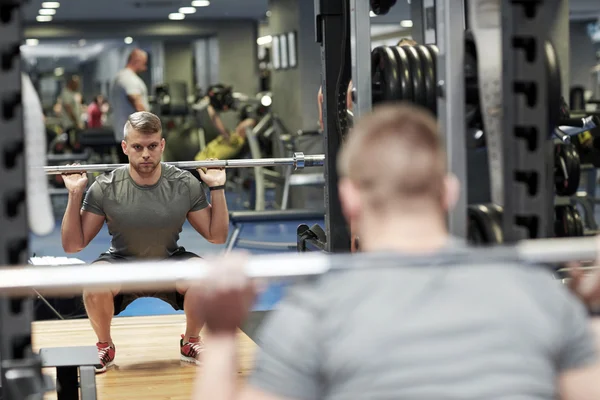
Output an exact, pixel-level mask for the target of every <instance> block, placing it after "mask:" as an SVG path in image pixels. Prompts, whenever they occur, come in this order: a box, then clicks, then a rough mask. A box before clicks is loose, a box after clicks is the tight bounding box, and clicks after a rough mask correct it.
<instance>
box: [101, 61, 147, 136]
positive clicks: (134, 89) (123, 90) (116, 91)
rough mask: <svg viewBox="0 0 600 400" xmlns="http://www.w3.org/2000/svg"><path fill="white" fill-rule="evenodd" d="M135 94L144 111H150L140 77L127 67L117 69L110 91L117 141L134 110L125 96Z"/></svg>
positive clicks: (145, 88) (144, 85)
mask: <svg viewBox="0 0 600 400" xmlns="http://www.w3.org/2000/svg"><path fill="white" fill-rule="evenodd" d="M135 95H138V96H141V99H142V103H143V104H144V107H145V111H150V104H149V102H148V88H147V87H146V84H145V83H144V81H143V80H142V78H140V77H139V76H138V75H137V74H136V73H135V72H133V71H132V70H131V69H129V68H125V69H123V70H121V71H119V73H118V74H117V76H116V77H115V80H114V81H113V84H112V88H111V93H110V106H111V109H112V112H113V115H112V121H113V129H114V134H115V139H116V141H117V142H120V141H121V140H123V136H124V134H123V129H124V128H125V123H127V118H129V116H130V115H131V114H133V113H134V112H136V110H135V108H134V107H133V104H131V102H130V101H129V99H128V97H127V96H135Z"/></svg>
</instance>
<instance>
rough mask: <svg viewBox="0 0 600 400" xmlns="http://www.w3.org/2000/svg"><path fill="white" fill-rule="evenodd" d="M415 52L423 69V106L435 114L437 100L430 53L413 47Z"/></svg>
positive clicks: (422, 48)
mask: <svg viewBox="0 0 600 400" xmlns="http://www.w3.org/2000/svg"><path fill="white" fill-rule="evenodd" d="M415 50H416V51H417V53H418V54H419V58H420V59H421V66H422V68H423V88H424V92H425V106H426V107H427V108H428V109H429V110H431V112H433V113H435V109H436V106H435V105H436V102H437V98H436V96H435V71H434V65H433V60H432V59H431V53H430V52H429V51H428V50H427V48H426V47H425V46H422V45H418V46H415Z"/></svg>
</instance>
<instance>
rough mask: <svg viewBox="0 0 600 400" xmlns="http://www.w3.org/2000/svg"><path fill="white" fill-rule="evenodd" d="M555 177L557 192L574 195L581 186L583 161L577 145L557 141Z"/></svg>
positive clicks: (558, 193)
mask: <svg viewBox="0 0 600 400" xmlns="http://www.w3.org/2000/svg"><path fill="white" fill-rule="evenodd" d="M554 178H555V189H556V194H557V195H559V196H572V195H574V194H575V193H576V192H577V189H578V188H579V180H580V178H581V162H580V160H579V154H578V153H577V150H576V149H575V146H573V145H571V144H567V143H556V145H555V147H554Z"/></svg>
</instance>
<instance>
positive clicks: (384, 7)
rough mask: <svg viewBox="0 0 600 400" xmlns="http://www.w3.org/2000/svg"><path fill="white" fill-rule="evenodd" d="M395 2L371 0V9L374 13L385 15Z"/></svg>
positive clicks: (391, 0)
mask: <svg viewBox="0 0 600 400" xmlns="http://www.w3.org/2000/svg"><path fill="white" fill-rule="evenodd" d="M395 4H396V0H371V10H372V11H373V13H374V14H375V15H385V14H387V13H388V12H389V11H390V8H392V7H394V5H395Z"/></svg>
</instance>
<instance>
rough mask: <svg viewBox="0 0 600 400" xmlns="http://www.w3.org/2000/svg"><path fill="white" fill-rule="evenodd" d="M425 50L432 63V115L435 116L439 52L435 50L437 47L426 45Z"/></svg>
mask: <svg viewBox="0 0 600 400" xmlns="http://www.w3.org/2000/svg"><path fill="white" fill-rule="evenodd" d="M425 48H426V49H427V50H428V51H429V54H431V61H433V82H434V88H433V90H434V93H435V106H434V109H433V113H434V114H435V115H437V98H438V92H437V61H438V54H439V50H438V48H437V46H435V45H432V44H428V45H426V46H425Z"/></svg>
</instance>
